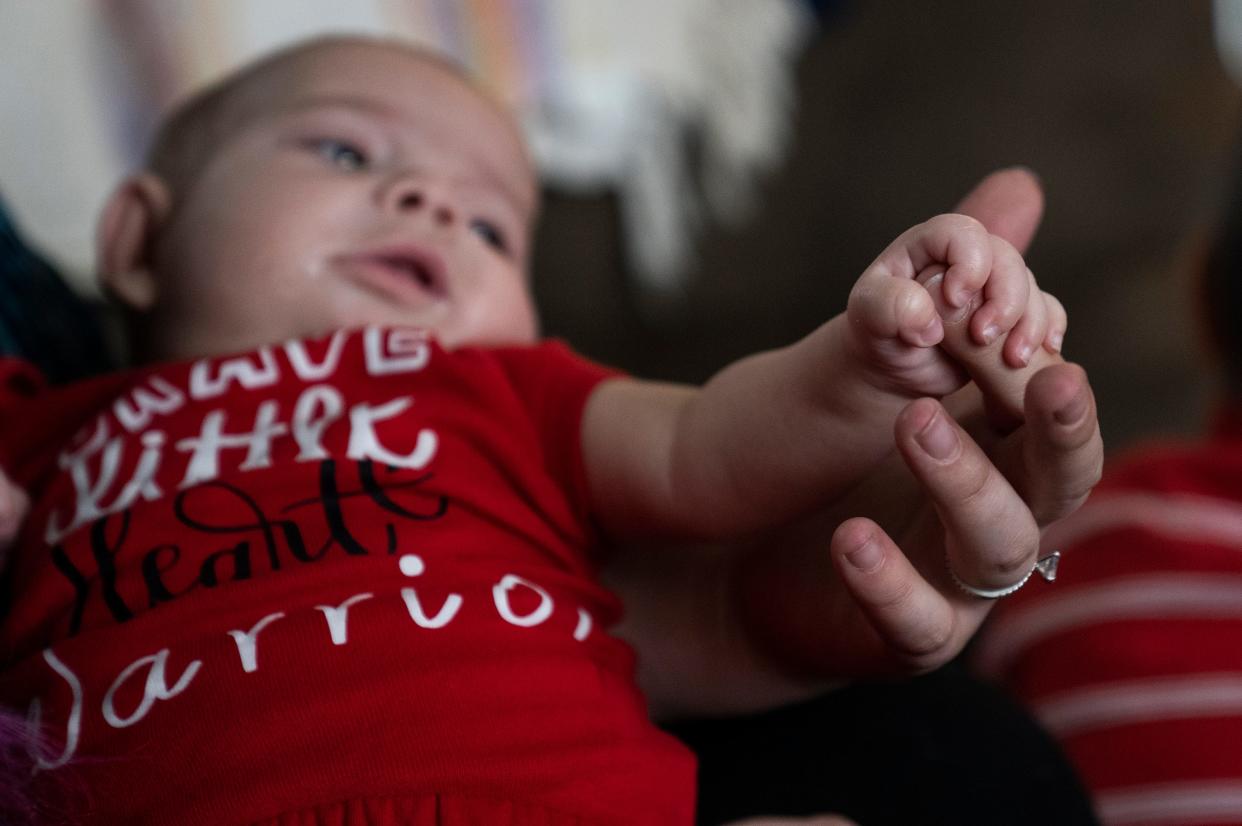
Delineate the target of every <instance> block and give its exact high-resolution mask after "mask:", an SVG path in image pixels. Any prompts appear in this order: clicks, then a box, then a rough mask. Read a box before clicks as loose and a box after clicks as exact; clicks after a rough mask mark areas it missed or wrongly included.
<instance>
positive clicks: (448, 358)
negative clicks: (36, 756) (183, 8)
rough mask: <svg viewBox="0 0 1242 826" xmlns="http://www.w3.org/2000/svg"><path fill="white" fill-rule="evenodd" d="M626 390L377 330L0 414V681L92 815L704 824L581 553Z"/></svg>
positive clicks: (681, 760)
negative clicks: (598, 426)
mask: <svg viewBox="0 0 1242 826" xmlns="http://www.w3.org/2000/svg"><path fill="white" fill-rule="evenodd" d="M608 375H609V373H608V371H606V370H604V369H602V368H599V367H597V366H595V365H591V364H588V363H586V362H583V361H582V360H580V359H578V358H577V357H575V356H573V355H572V354H571V353H570V352H569V351H568V350H567V349H565V348H564V347H563V346H561V345H558V344H544V345H540V346H538V347H533V348H513V349H500V350H478V349H466V350H460V351H455V352H452V353H448V352H445V351H443V350H442V349H440V348H439V347H438V345H436V344H435V343H434V342H432V341H429V340H428V339H427V338H426V337H425V336H424V335H423V334H421V333H420V332H418V331H412V330H400V329H395V330H381V329H368V330H365V331H355V332H349V333H346V332H341V333H337V334H335V335H333V336H330V337H326V338H324V339H320V340H317V341H307V342H291V343H287V344H284V345H278V346H272V347H266V348H261V349H260V350H258V351H255V352H252V353H247V354H243V355H240V356H236V357H226V358H209V359H202V360H199V361H195V362H185V363H177V364H169V365H159V366H156V367H153V368H147V369H143V370H141V371H137V372H132V373H128V374H123V375H115V376H107V377H103V378H100V379H95V380H92V381H89V382H86V383H82V384H78V385H73V386H70V387H68V388H64V389H58V390H54V391H48V392H42V393H38V394H35V395H33V396H32V397H30V398H29V399H27V400H24V401H15V402H14V403H12V404H9V405H8V406H7V407H5V408H4V409H3V411H2V412H0V427H2V428H3V429H2V430H0V432H3V433H4V434H5V436H6V439H5V445H4V453H3V456H2V460H3V464H4V466H5V468H6V469H7V470H8V471H9V473H10V475H11V476H13V478H14V479H15V480H16V481H17V482H18V483H19V484H21V485H23V486H25V487H26V489H27V490H28V491H29V492H30V493H31V496H32V500H33V506H32V510H31V514H30V518H29V521H28V523H27V527H26V530H25V531H24V533H23V536H22V539H21V542H20V544H19V547H18V549H17V551H16V552H15V554H14V557H13V559H12V560H11V562H10V565H11V568H10V571H9V579H8V586H9V588H10V594H11V595H12V599H11V608H10V610H9V613H8V615H7V617H6V618H5V620H4V622H3V625H2V626H0V644H2V645H3V651H4V653H5V661H6V662H7V663H8V665H7V669H6V671H5V672H4V673H3V675H2V677H0V692H2V694H0V696H2V697H3V698H4V699H5V700H7V701H8V702H10V703H12V704H14V705H16V706H17V707H18V708H23V707H26V706H28V705H29V704H30V703H32V702H33V703H35V704H36V706H37V709H38V713H39V715H40V721H41V723H42V725H43V726H44V728H45V730H46V732H47V733H48V734H49V735H50V736H51V737H52V738H53V743H51V744H49V745H45V746H44V748H43V758H42V759H43V762H44V764H45V765H46V766H47V768H48V770H49V771H55V772H70V773H72V778H71V779H70V780H69V784H70V785H76V784H81V786H82V787H83V788H85V789H86V791H87V793H88V795H89V798H90V799H89V807H90V815H91V816H92V817H94V818H95V822H100V823H119V822H124V823H147V822H175V823H181V824H193V823H203V824H208V823H210V824H219V823H231V822H249V821H255V820H260V819H263V818H274V817H277V816H278V815H281V814H282V813H289V812H298V811H301V810H303V809H313V810H316V811H318V812H320V813H321V814H322V813H323V812H332V813H334V814H332V817H333V818H335V817H337V814H336V813H339V812H342V811H345V812H347V811H348V810H350V807H354V808H355V809H357V810H358V811H362V808H365V807H366V806H373V807H374V806H381V807H382V806H387V805H389V804H390V803H391V804H392V806H395V808H394V809H393V810H392V811H393V812H398V811H405V812H406V813H407V814H408V813H409V812H411V811H414V810H419V811H423V810H426V811H429V812H431V813H432V814H433V815H435V812H436V811H439V812H441V815H442V814H443V812H445V811H449V810H451V809H452V807H453V806H464V807H465V808H464V809H462V811H463V812H466V814H464V815H463V817H466V818H467V819H469V818H470V817H474V818H475V820H479V818H482V820H483V821H486V822H496V823H501V822H523V823H525V822H531V823H535V822H538V823H545V822H556V818H557V817H561V816H563V817H566V818H580V819H581V820H582V821H583V822H599V823H644V824H646V823H689V822H691V819H692V807H693V799H692V795H693V764H692V760H691V758H690V757H689V755H688V753H687V752H685V751H684V750H683V749H682V748H681V747H680V746H679V745H677V744H676V743H675V742H674V741H672V740H670V739H669V738H667V737H665V736H664V735H662V734H660V733H659V732H658V731H657V730H655V729H654V728H653V727H652V726H651V725H650V724H649V722H648V721H647V717H646V710H645V706H644V703H643V700H642V698H641V696H639V694H638V692H637V690H636V688H635V687H634V684H633V657H632V653H631V652H630V650H629V649H628V648H627V647H626V646H625V645H623V644H622V643H620V642H619V641H617V640H614V639H613V638H611V637H610V636H608V635H607V634H606V633H605V631H604V629H606V628H607V627H608V626H610V625H612V624H613V623H614V622H616V620H617V619H618V616H619V612H620V607H619V605H618V603H617V601H616V600H615V598H614V597H613V596H612V595H610V594H609V593H608V592H606V591H605V590H603V589H602V588H601V587H600V586H599V585H598V584H596V581H595V577H594V570H593V566H592V563H591V560H590V559H589V558H588V556H587V554H586V552H585V551H586V549H587V548H589V547H590V546H591V545H592V543H593V542H594V539H595V537H594V535H593V532H592V530H591V525H590V522H589V519H588V515H587V501H586V492H585V480H584V472H583V468H582V460H581V456H580V438H579V425H580V417H581V413H582V408H583V405H584V404H585V400H586V398H587V396H588V395H589V393H590V392H591V390H592V389H593V388H594V387H595V386H596V385H597V384H598V382H599V381H600V380H602V379H603V378H605V377H607V376H608ZM394 800H395V801H397V802H396V803H392V801H394ZM377 801H378V802H377ZM472 806H474V807H475V810H474V811H475V812H476V813H475V814H473V815H471V814H469V812H470V811H472V809H471V807H472ZM358 807H362V808H358ZM403 807H404V808H403ZM420 807H422V808H421V809H420ZM480 807H481V808H480ZM497 807H499V808H497ZM502 810H503V812H506V813H507V814H503V815H502V814H499V813H498V812H501V811H502ZM386 811H387V810H386ZM531 812H537V813H538V815H537V816H536V815H532V814H531ZM441 815H435V816H436V817H440V816H441ZM369 816H370V815H367V817H369ZM391 816H392V817H393V818H397V817H398V815H397V814H392V815H391ZM341 817H343V818H344V819H342V820H340V822H355V821H354V820H350V819H349V817H347V816H345V815H341ZM358 817H360V818H362V819H359V820H357V821H356V822H372V821H371V820H367V819H366V817H363V816H362V815H358ZM532 817H533V818H535V819H533V820H532V819H527V818H532ZM289 818H290V819H291V821H290V822H292V820H296V817H294V816H293V815H289ZM392 822H397V820H392ZM401 822H405V821H401ZM412 822H422V821H418V820H415V821H412ZM428 822H439V821H436V820H430V821H428ZM471 822H474V821H471ZM480 822H482V821H480ZM574 822H578V821H574Z"/></svg>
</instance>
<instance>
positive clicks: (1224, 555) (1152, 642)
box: [976, 411, 1242, 826]
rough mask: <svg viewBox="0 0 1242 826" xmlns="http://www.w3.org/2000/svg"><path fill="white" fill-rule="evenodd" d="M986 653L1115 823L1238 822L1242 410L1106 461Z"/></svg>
mask: <svg viewBox="0 0 1242 826" xmlns="http://www.w3.org/2000/svg"><path fill="white" fill-rule="evenodd" d="M1044 546H1045V549H1048V550H1050V549H1053V548H1056V549H1059V550H1061V551H1062V552H1063V553H1064V554H1065V559H1064V563H1063V565H1062V566H1061V570H1060V576H1059V577H1058V580H1057V582H1056V584H1055V585H1051V586H1048V585H1042V584H1038V583H1037V584H1033V585H1031V586H1029V587H1027V588H1024V589H1022V591H1020V592H1019V593H1017V594H1015V595H1014V596H1012V597H1009V598H1007V599H1005V600H1003V601H1002V604H1000V605H999V606H997V611H996V613H995V615H994V619H993V621H992V622H991V624H990V625H989V626H988V628H987V630H986V631H985V633H984V636H983V637H982V638H981V640H980V644H979V647H978V649H977V660H976V662H977V664H978V665H979V667H980V669H981V670H982V671H983V672H984V673H985V674H987V675H989V676H992V677H996V678H998V679H1000V680H1001V681H1003V682H1004V683H1005V684H1007V685H1008V686H1009V687H1010V688H1011V689H1012V690H1013V691H1014V692H1015V693H1016V694H1017V695H1018V696H1019V697H1020V698H1021V699H1022V700H1024V701H1025V702H1026V703H1028V704H1029V706H1030V707H1031V708H1032V709H1033V710H1034V712H1035V713H1036V715H1037V716H1038V717H1039V718H1040V720H1041V721H1042V722H1043V723H1044V725H1045V726H1046V727H1047V728H1048V729H1049V730H1050V731H1051V732H1052V734H1053V735H1054V736H1055V737H1057V739H1058V740H1060V741H1061V743H1062V745H1063V746H1064V747H1065V749H1066V751H1067V752H1068V753H1069V755H1070V758H1071V759H1072V760H1073V762H1074V763H1075V765H1076V766H1077V768H1078V769H1079V771H1080V773H1081V774H1082V777H1083V780H1084V781H1085V782H1086V784H1087V786H1088V787H1089V788H1090V789H1091V791H1092V794H1093V796H1094V798H1095V802H1096V808H1097V811H1098V812H1099V815H1100V818H1101V819H1102V820H1103V821H1104V823H1106V824H1109V826H1137V824H1144V826H1172V824H1179V826H1181V825H1184V824H1199V825H1200V826H1206V825H1207V824H1211V825H1212V826H1216V824H1242V411H1233V413H1232V414H1230V415H1227V416H1224V417H1222V419H1221V422H1220V424H1219V426H1218V427H1217V428H1216V429H1215V430H1214V432H1213V435H1212V437H1211V438H1210V439H1208V440H1205V441H1204V442H1202V443H1199V444H1196V445H1193V446H1180V447H1169V446H1165V447H1159V448H1152V449H1148V450H1146V451H1143V452H1141V453H1138V454H1135V455H1133V456H1131V457H1130V458H1129V459H1127V460H1125V461H1124V462H1122V463H1120V464H1118V466H1116V467H1115V468H1112V469H1111V470H1110V472H1109V473H1108V474H1107V475H1106V477H1105V480H1104V482H1103V483H1102V484H1101V485H1100V486H1099V488H1098V489H1097V490H1096V492H1095V494H1093V496H1092V498H1091V500H1090V501H1089V502H1088V503H1087V504H1086V505H1085V506H1084V507H1083V508H1082V509H1081V510H1080V511H1079V512H1078V513H1077V514H1075V515H1074V516H1073V517H1071V518H1070V519H1068V520H1066V521H1065V522H1063V523H1062V524H1059V525H1056V526H1054V527H1053V528H1051V529H1049V531H1048V532H1047V533H1046V534H1045V536H1044Z"/></svg>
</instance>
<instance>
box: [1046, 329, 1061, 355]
mask: <svg viewBox="0 0 1242 826" xmlns="http://www.w3.org/2000/svg"><path fill="white" fill-rule="evenodd" d="M1064 341H1065V334H1064V333H1053V334H1052V335H1050V336H1048V343H1049V344H1050V345H1051V346H1052V352H1054V353H1059V352H1061V344H1062V343H1063V342H1064Z"/></svg>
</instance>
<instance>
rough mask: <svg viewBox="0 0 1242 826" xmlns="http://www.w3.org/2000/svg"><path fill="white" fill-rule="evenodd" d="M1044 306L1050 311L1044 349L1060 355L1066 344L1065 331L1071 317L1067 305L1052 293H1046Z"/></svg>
mask: <svg viewBox="0 0 1242 826" xmlns="http://www.w3.org/2000/svg"><path fill="white" fill-rule="evenodd" d="M1043 296H1044V306H1045V307H1046V308H1047V310H1048V332H1047V333H1046V334H1045V335H1044V349H1045V350H1047V351H1048V352H1049V353H1060V352H1061V346H1062V345H1063V344H1064V343H1065V331H1066V329H1067V328H1068V327H1069V315H1067V314H1066V312H1065V305H1064V304H1062V303H1061V302H1060V300H1059V299H1058V298H1057V297H1056V296H1055V295H1053V294H1052V293H1044V294H1043Z"/></svg>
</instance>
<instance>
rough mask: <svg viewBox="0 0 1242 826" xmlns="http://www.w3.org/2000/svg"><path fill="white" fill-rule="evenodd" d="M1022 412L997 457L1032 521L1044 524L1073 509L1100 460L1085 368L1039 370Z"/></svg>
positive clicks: (1063, 366) (1101, 446)
mask: <svg viewBox="0 0 1242 826" xmlns="http://www.w3.org/2000/svg"><path fill="white" fill-rule="evenodd" d="M1025 416H1026V427H1024V428H1022V429H1021V430H1019V431H1017V432H1015V433H1013V434H1011V435H1010V436H1009V437H1008V438H1007V439H1006V441H1005V443H1004V444H1003V445H1002V447H1001V451H1000V454H999V455H998V457H997V461H998V464H999V465H1000V467H1001V469H1002V470H1003V471H1004V473H1005V475H1006V476H1007V477H1008V478H1009V479H1010V481H1011V483H1012V484H1013V486H1014V488H1015V489H1016V490H1017V491H1018V493H1019V494H1020V495H1021V497H1022V499H1023V500H1024V501H1025V502H1026V504H1027V507H1028V508H1030V510H1031V513H1032V514H1034V517H1035V519H1036V521H1037V522H1038V523H1039V524H1040V525H1048V524H1050V523H1052V522H1055V521H1056V520H1058V519H1061V518H1062V517H1065V516H1068V515H1069V514H1071V513H1073V512H1074V511H1075V510H1077V508H1078V506H1079V505H1081V504H1082V502H1083V500H1085V499H1086V498H1087V494H1088V493H1090V492H1091V489H1092V488H1093V487H1094V486H1095V483H1096V482H1098V481H1099V480H1100V473H1101V470H1102V468H1103V465H1104V443H1103V441H1102V439H1101V438H1100V426H1099V420H1098V418H1097V415H1096V406H1095V396H1094V394H1092V392H1091V385H1090V383H1089V382H1088V381H1087V374H1086V371H1084V370H1083V369H1082V368H1081V367H1079V366H1078V365H1076V364H1069V363H1061V364H1055V365H1052V366H1050V367H1046V368H1044V369H1043V370H1040V371H1039V372H1038V373H1036V374H1035V375H1034V376H1032V377H1031V382H1030V384H1029V385H1028V387H1027V391H1026V413H1025Z"/></svg>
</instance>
